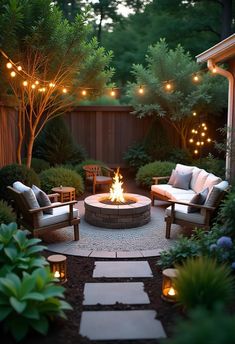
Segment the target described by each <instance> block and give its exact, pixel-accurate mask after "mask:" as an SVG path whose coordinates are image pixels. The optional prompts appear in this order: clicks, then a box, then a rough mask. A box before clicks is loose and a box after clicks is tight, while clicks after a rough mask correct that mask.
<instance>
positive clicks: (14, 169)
mask: <svg viewBox="0 0 235 344" xmlns="http://www.w3.org/2000/svg"><path fill="white" fill-rule="evenodd" d="M15 181H20V182H22V183H23V184H25V185H27V186H30V187H31V186H32V185H33V184H35V185H37V186H40V180H39V177H38V175H37V174H36V172H35V171H34V170H32V169H30V168H27V167H26V166H25V165H18V164H12V165H7V166H4V167H3V168H1V169H0V198H1V199H3V200H6V201H9V200H10V196H9V195H8V191H7V186H12V185H13V183H14V182H15Z"/></svg>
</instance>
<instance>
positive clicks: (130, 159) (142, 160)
mask: <svg viewBox="0 0 235 344" xmlns="http://www.w3.org/2000/svg"><path fill="white" fill-rule="evenodd" d="M123 159H124V160H125V161H126V162H127V163H128V165H129V166H130V167H132V168H133V169H134V170H135V171H136V170H137V169H138V168H140V167H141V166H143V165H145V164H147V163H149V162H150V161H151V158H150V156H149V155H148V154H147V153H146V149H145V147H144V145H143V144H141V143H136V144H134V145H133V146H131V147H129V148H128V150H127V152H125V154H124V156H123Z"/></svg>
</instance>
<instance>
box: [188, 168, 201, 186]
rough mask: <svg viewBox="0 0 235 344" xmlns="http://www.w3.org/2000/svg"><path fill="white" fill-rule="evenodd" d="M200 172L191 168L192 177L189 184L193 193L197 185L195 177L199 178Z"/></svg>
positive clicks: (198, 169) (199, 169)
mask: <svg viewBox="0 0 235 344" xmlns="http://www.w3.org/2000/svg"><path fill="white" fill-rule="evenodd" d="M200 172H201V168H198V167H194V168H193V175H192V179H191V183H190V189H192V190H193V191H195V185H196V183H197V177H198V176H199V173H200Z"/></svg>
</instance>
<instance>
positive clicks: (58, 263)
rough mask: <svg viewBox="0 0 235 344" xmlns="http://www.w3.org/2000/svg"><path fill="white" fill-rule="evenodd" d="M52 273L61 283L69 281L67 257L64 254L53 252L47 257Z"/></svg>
mask: <svg viewBox="0 0 235 344" xmlns="http://www.w3.org/2000/svg"><path fill="white" fill-rule="evenodd" d="M47 261H48V262H49V264H50V269H51V273H52V274H53V276H54V277H55V278H58V280H59V281H60V283H65V282H66V281H67V257H66V256H64V255H62V254H53V255H51V256H49V257H48V258H47Z"/></svg>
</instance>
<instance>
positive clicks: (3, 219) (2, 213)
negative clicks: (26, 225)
mask: <svg viewBox="0 0 235 344" xmlns="http://www.w3.org/2000/svg"><path fill="white" fill-rule="evenodd" d="M15 220H16V215H15V213H14V212H13V209H12V208H11V207H10V206H9V205H8V204H7V202H5V201H1V200H0V224H2V223H5V224H8V223H11V222H15Z"/></svg>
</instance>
